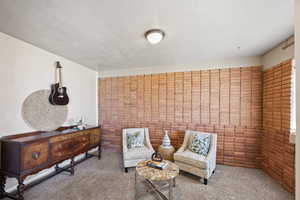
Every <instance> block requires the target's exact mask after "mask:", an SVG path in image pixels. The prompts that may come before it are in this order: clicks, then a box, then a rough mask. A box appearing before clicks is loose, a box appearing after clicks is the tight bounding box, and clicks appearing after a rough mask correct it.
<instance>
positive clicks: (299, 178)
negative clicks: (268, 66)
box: [295, 0, 300, 200]
mask: <svg viewBox="0 0 300 200" xmlns="http://www.w3.org/2000/svg"><path fill="white" fill-rule="evenodd" d="M295 3H296V5H295V25H296V26H295V27H296V35H295V37H296V43H295V46H296V48H295V58H296V85H297V86H296V93H297V97H296V98H297V99H298V101H296V102H297V103H296V104H297V105H296V107H297V116H296V122H297V128H296V132H297V135H296V200H299V199H300V145H299V144H300V131H299V129H300V102H299V99H300V0H296V1H295Z"/></svg>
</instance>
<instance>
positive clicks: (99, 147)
mask: <svg viewBox="0 0 300 200" xmlns="http://www.w3.org/2000/svg"><path fill="white" fill-rule="evenodd" d="M100 159H101V144H99V145H98V160H100Z"/></svg>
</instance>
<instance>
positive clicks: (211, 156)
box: [206, 134, 217, 175]
mask: <svg viewBox="0 0 300 200" xmlns="http://www.w3.org/2000/svg"><path fill="white" fill-rule="evenodd" d="M211 136H212V141H211V147H210V149H209V152H208V155H207V157H206V160H207V161H208V163H209V174H210V175H211V174H212V172H213V171H214V170H215V168H216V159H217V135H216V134H211Z"/></svg>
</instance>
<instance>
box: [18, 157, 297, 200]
mask: <svg viewBox="0 0 300 200" xmlns="http://www.w3.org/2000/svg"><path fill="white" fill-rule="evenodd" d="M121 166H122V165H121V155H120V154H119V153H109V152H104V153H103V156H102V160H100V161H99V160H98V159H96V158H91V159H89V160H87V161H85V162H83V163H81V164H79V165H77V166H76V171H75V176H68V175H66V174H60V175H57V176H55V177H53V178H51V179H49V180H47V181H45V182H43V183H41V184H39V185H37V186H35V187H33V188H31V189H29V190H27V191H25V195H24V196H25V200H89V199H91V200H102V199H103V200H119V199H120V200H132V199H134V191H135V190H134V169H130V170H129V173H127V174H126V173H124V172H123V170H122V169H121ZM143 189H144V188H143V184H139V188H138V190H139V191H142V190H143ZM140 199H144V200H150V199H151V200H152V199H155V198H154V196H153V195H151V194H148V195H146V196H143V197H141V198H140ZM174 199H175V200H179V199H180V200H181V199H182V200H221V199H222V200H260V199H265V200H290V199H294V197H293V195H291V194H290V193H288V192H286V191H285V190H284V189H282V188H281V186H280V185H279V184H277V183H276V182H274V181H273V180H272V179H271V178H270V177H268V176H267V175H266V174H264V172H262V171H261V170H257V169H247V168H239V167H229V166H223V165H218V166H217V169H216V172H215V174H214V175H213V176H212V177H211V178H210V180H209V182H208V185H207V186H205V185H203V184H202V183H200V181H199V179H198V178H197V177H195V176H192V175H189V174H186V173H181V174H180V176H179V177H178V178H177V186H176V187H175V189H174Z"/></svg>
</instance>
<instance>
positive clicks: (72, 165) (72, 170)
mask: <svg viewBox="0 0 300 200" xmlns="http://www.w3.org/2000/svg"><path fill="white" fill-rule="evenodd" d="M74 166H75V162H74V158H71V168H70V172H71V176H73V175H74V172H75V169H74Z"/></svg>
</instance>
